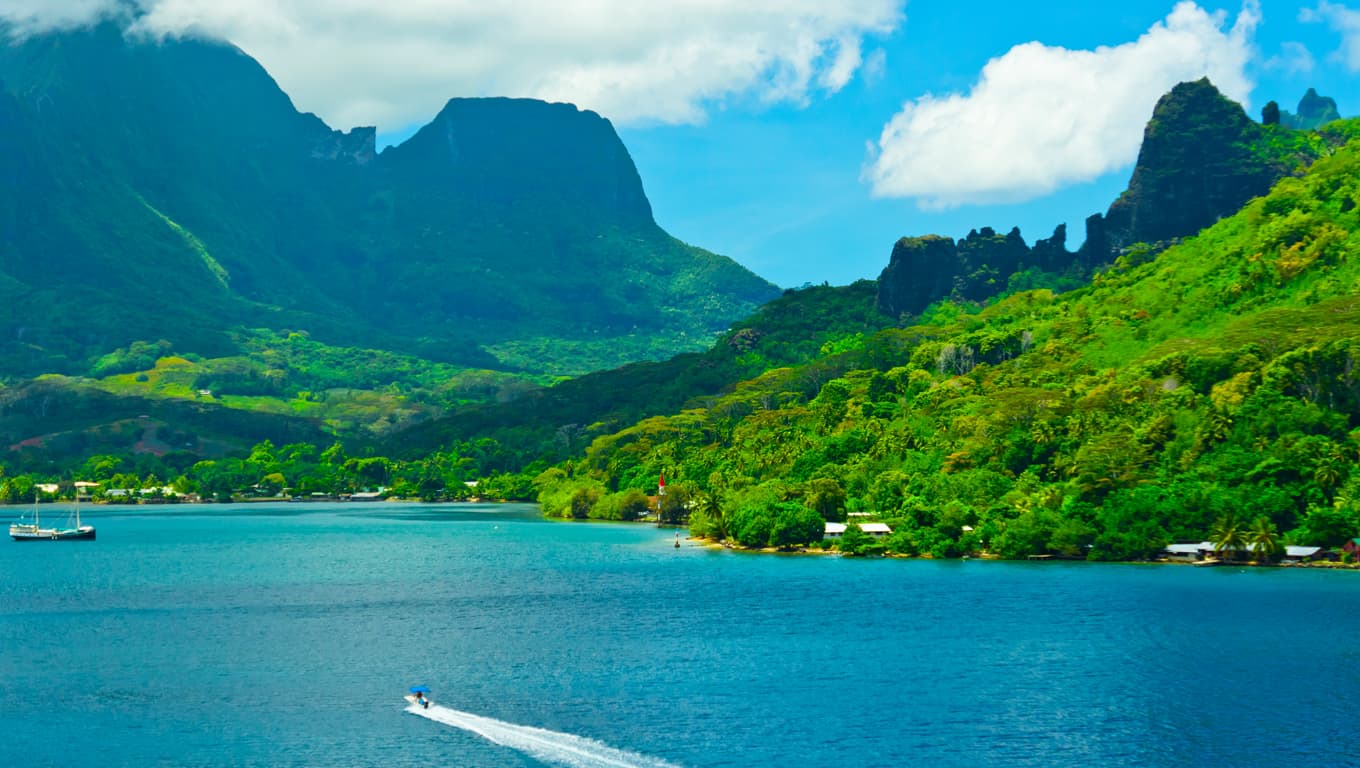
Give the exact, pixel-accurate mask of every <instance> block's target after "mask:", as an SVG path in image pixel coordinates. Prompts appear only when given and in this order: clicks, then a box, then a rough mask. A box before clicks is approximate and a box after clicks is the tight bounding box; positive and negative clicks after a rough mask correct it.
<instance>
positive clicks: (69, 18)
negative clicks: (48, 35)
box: [0, 0, 122, 37]
mask: <svg viewBox="0 0 1360 768" xmlns="http://www.w3.org/2000/svg"><path fill="white" fill-rule="evenodd" d="M3 3H4V7H0V21H4V22H7V23H8V24H9V25H10V28H11V34H12V35H14V36H17V37H23V36H25V35H29V34H33V33H37V32H45V31H47V30H51V29H66V28H70V27H79V26H82V25H84V24H89V23H91V22H94V21H98V20H100V19H103V18H107V17H110V16H113V15H115V14H117V13H119V12H120V10H121V8H122V6H121V3H120V2H119V0H3Z"/></svg>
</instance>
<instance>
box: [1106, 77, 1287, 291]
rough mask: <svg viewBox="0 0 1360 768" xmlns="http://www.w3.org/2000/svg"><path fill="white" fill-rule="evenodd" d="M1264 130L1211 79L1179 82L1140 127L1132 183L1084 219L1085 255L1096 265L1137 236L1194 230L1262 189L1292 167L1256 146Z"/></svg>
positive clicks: (1164, 237) (1153, 240)
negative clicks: (1140, 139)
mask: <svg viewBox="0 0 1360 768" xmlns="http://www.w3.org/2000/svg"><path fill="white" fill-rule="evenodd" d="M1264 130H1265V129H1264V128H1262V127H1261V126H1260V125H1259V124H1257V123H1256V122H1255V121H1253V120H1252V119H1251V118H1249V117H1247V114H1246V112H1245V111H1243V109H1242V106H1241V105H1240V104H1238V103H1236V102H1234V101H1232V100H1230V99H1228V98H1226V97H1225V96H1223V94H1222V93H1220V92H1219V90H1218V89H1217V88H1215V87H1214V86H1213V84H1212V83H1210V82H1209V80H1208V78H1203V79H1200V80H1196V81H1194V82H1190V83H1181V84H1180V85H1177V86H1176V87H1175V88H1173V89H1172V90H1171V92H1170V93H1168V94H1166V95H1165V96H1163V97H1162V98H1161V99H1160V100H1158V102H1157V106H1156V108H1155V109H1154V110H1153V113H1152V119H1151V120H1150V121H1148V124H1147V127H1146V128H1145V129H1144V131H1143V145H1142V148H1141V149H1140V150H1139V152H1138V163H1137V165H1136V166H1135V167H1134V170H1133V177H1132V179H1131V180H1130V181H1129V187H1128V189H1127V190H1126V191H1125V192H1124V193H1123V194H1122V195H1120V196H1119V199H1117V200H1115V201H1114V203H1113V204H1112V205H1111V206H1110V208H1109V210H1108V211H1107V212H1106V213H1105V214H1104V215H1103V216H1101V215H1099V214H1097V215H1096V216H1093V217H1091V218H1090V219H1087V238H1086V242H1085V243H1084V244H1083V245H1082V248H1081V251H1080V258H1081V260H1082V262H1083V263H1085V264H1088V265H1091V266H1098V265H1100V264H1103V263H1108V262H1110V261H1112V260H1113V258H1114V257H1115V256H1117V255H1118V254H1119V252H1120V251H1121V250H1122V249H1123V248H1125V247H1127V246H1129V245H1132V244H1133V243H1149V244H1157V243H1165V242H1168V241H1171V240H1172V239H1173V238H1177V237H1186V236H1188V235H1193V234H1195V233H1196V232H1198V231H1199V230H1201V229H1203V228H1204V227H1207V226H1209V225H1210V224H1213V223H1214V222H1215V221H1217V220H1218V219H1220V218H1222V217H1224V216H1227V215H1229V214H1231V213H1234V212H1236V211H1237V210H1238V209H1239V208H1241V207H1242V206H1243V205H1244V204H1245V203H1246V202H1247V201H1248V200H1250V199H1251V198H1253V197H1256V196H1258V195H1262V194H1265V193H1266V191H1268V190H1269V189H1270V187H1271V185H1272V184H1274V183H1275V182H1276V181H1278V180H1279V179H1281V178H1283V177H1284V176H1285V175H1286V174H1287V173H1288V172H1289V170H1290V168H1289V167H1287V165H1286V164H1285V163H1283V162H1280V161H1276V160H1272V159H1271V158H1270V157H1269V155H1268V154H1266V153H1262V152H1257V151H1255V150H1256V148H1257V147H1258V146H1259V145H1260V144H1261V142H1262V139H1263V132H1264Z"/></svg>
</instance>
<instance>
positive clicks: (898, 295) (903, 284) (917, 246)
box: [877, 225, 1073, 317]
mask: <svg viewBox="0 0 1360 768" xmlns="http://www.w3.org/2000/svg"><path fill="white" fill-rule="evenodd" d="M1066 242H1067V227H1066V226H1064V225H1059V226H1058V228H1057V229H1055V230H1054V232H1053V236H1052V237H1050V238H1048V239H1046V240H1039V241H1038V242H1036V243H1035V244H1034V248H1032V249H1031V248H1030V247H1029V246H1028V245H1026V244H1025V239H1024V238H1023V237H1021V235H1020V229H1019V228H1018V227H1015V228H1012V229H1011V231H1009V232H1007V233H1006V234H1004V235H1002V234H998V233H997V231H996V230H994V229H992V228H991V227H983V228H982V229H975V230H973V231H971V232H969V233H968V236H967V237H965V238H963V239H962V240H959V241H958V242H955V241H954V240H953V239H952V238H949V237H941V236H939V235H926V236H925V237H904V238H902V239H901V240H898V241H897V244H896V245H894V246H893V251H892V258H891V259H890V260H889V262H888V266H887V268H885V269H884V270H883V272H882V274H880V275H879V277H878V299H877V304H878V309H879V311H880V312H883V313H884V314H887V315H891V316H893V317H900V316H902V315H914V314H918V313H920V312H921V311H922V310H923V309H925V308H926V307H928V306H930V304H932V303H933V302H936V301H939V300H940V299H943V298H946V297H952V298H955V299H959V300H963V301H984V300H986V299H988V298H990V297H992V296H995V295H997V294H998V293H1001V292H1002V291H1004V290H1006V289H1007V287H1008V286H1009V285H1010V279H1011V277H1012V276H1014V275H1015V274H1016V273H1017V272H1020V271H1022V270H1026V269H1038V270H1042V271H1045V272H1055V271H1063V270H1065V269H1067V268H1068V267H1070V266H1071V265H1072V264H1073V254H1072V253H1071V252H1069V251H1068V250H1067V246H1066Z"/></svg>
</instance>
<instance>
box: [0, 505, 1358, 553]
mask: <svg viewBox="0 0 1360 768" xmlns="http://www.w3.org/2000/svg"><path fill="white" fill-rule="evenodd" d="M649 498H650V497H649ZM75 501H76V500H75V499H71V498H60V497H58V498H40V499H39V500H37V501H36V502H34V501H30V502H27V504H25V503H16V502H10V501H0V506H11V507H16V508H17V509H19V510H23V509H25V508H26V507H27V506H28V505H31V504H34V503H37V504H73V503H75ZM79 501H81V502H84V503H86V504H92V505H95V506H101V507H123V506H165V505H173V506H185V505H189V506H220V505H224V504H268V503H274V504H317V503H329V504H362V503H370V504H372V503H380V504H524V503H535V502H526V501H517V500H512V499H495V498H492V499H488V498H481V497H477V496H469V497H464V498H457V499H442V500H428V499H420V498H413V497H403V496H396V495H388V494H385V493H383V492H381V491H379V492H368V493H364V492H361V493H359V494H339V495H324V496H308V497H301V496H240V497H234V498H231V499H215V498H206V499H205V498H199V497H197V496H196V495H187V496H184V497H180V496H176V495H173V494H172V495H170V496H164V497H154V498H150V497H148V498H141V497H131V498H126V499H125V498H119V497H115V498H112V499H110V498H105V497H93V496H81V497H80V499H79ZM540 506H541V505H540ZM653 506H655V505H653ZM544 517H545V518H546V519H548V520H556V521H559V522H567V523H579V522H597V523H632V524H642V525H655V526H656V527H657V528H658V529H674V530H677V531H679V530H681V529H684V530H685V531H686V535H685V540H686V541H688V542H691V543H692V545H694V546H700V547H704V548H708V549H725V550H728V551H731V552H740V553H745V554H754V555H771V554H773V555H786V556H818V557H828V556H834V557H849V558H862V559H866V560H869V559H886V560H955V561H960V562H964V561H969V560H981V561H1009V562H1020V561H1033V562H1049V561H1057V562H1067V563H1073V562H1082V563H1089V562H1105V563H1122V564H1127V565H1176V566H1192V567H1206V566H1211V567H1238V568H1314V569H1323V570H1343V571H1360V562H1355V561H1352V562H1347V561H1346V560H1345V557H1346V554H1347V553H1346V552H1345V551H1343V550H1341V549H1339V548H1334V549H1332V550H1330V551H1327V552H1325V553H1324V554H1322V555H1321V556H1320V557H1321V559H1312V560H1306V561H1288V560H1281V561H1272V560H1233V559H1218V558H1209V559H1205V560H1187V559H1181V558H1174V557H1158V558H1150V559H1127V560H1113V561H1110V560H1091V559H1090V558H1087V557H1078V556H1068V555H1052V554H1048V555H1031V556H1028V557H1025V558H1007V557H1004V556H1002V555H1000V554H997V553H995V552H987V551H976V552H969V553H964V554H961V555H958V556H954V557H949V556H945V557H937V556H935V555H933V554H932V553H930V552H919V553H903V552H892V551H888V550H887V549H885V548H883V547H881V546H879V547H878V548H876V549H870V551H867V552H866V551H843V550H842V549H841V545H840V544H839V542H836V541H833V540H830V539H824V540H823V541H822V542H820V544H821V545H820V546H819V545H818V544H817V543H807V544H799V545H791V546H760V547H751V546H743V545H741V544H739V543H737V542H734V541H732V540H730V539H721V538H713V537H710V536H702V535H696V534H694V533H693V532H692V531H691V529H690V527H689V526H688V525H686V524H685V523H683V522H672V523H667V522H664V521H659V520H658V519H657V518H656V517H651V516H648V515H647V513H645V512H644V513H643V514H642V515H639V516H638V517H635V518H632V519H626V520H625V519H602V518H598V517H582V518H577V517H572V516H554V515H548V514H545V515H544Z"/></svg>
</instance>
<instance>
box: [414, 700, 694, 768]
mask: <svg viewBox="0 0 1360 768" xmlns="http://www.w3.org/2000/svg"><path fill="white" fill-rule="evenodd" d="M406 711H407V712H410V713H411V714H413V715H420V716H421V717H424V718H429V719H430V720H433V721H435V722H436V723H443V724H444V725H451V726H453V727H454V728H461V729H462V730H465V731H468V732H470V733H475V734H477V735H478V736H481V737H482V738H484V739H486V740H487V741H492V742H495V743H496V744H500V745H501V746H503V747H509V748H510V749H514V750H517V751H519V752H523V753H524V754H526V755H528V756H530V757H532V758H534V759H536V760H541V761H543V762H545V763H554V764H556V765H565V766H569V767H570V768H676V766H675V765H674V764H673V763H668V762H666V761H665V760H661V759H659V758H655V757H648V756H647V755H640V754H638V753H636V752H629V751H627V750H624V749H616V748H614V747H611V746H609V745H608V744H604V743H602V742H599V741H596V740H594V739H587V738H585V737H584V736H573V735H572V734H570V733H558V732H557V731H549V730H547V729H544V728H533V727H530V726H527V725H515V724H514V723H507V722H505V721H503V720H496V719H494V718H490V717H482V716H481V715H474V714H472V713H471V712H460V711H458V710H456V709H449V708H448V707H441V706H438V705H432V706H431V707H430V708H429V709H425V708H423V707H418V706H415V705H412V706H410V707H407V708H406Z"/></svg>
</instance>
